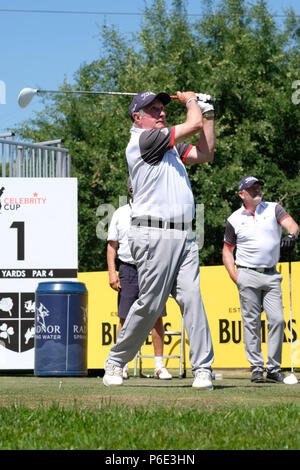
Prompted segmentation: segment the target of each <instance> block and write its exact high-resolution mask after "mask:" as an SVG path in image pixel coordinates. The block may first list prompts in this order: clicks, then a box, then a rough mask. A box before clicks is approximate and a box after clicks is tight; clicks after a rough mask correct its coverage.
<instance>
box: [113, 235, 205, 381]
mask: <svg viewBox="0 0 300 470" xmlns="http://www.w3.org/2000/svg"><path fill="white" fill-rule="evenodd" d="M128 241H129V246H130V250H131V253H132V256H133V258H134V260H135V262H136V264H137V269H138V277H139V289H140V292H139V298H138V299H137V300H136V301H135V302H134V304H133V305H132V307H131V309H130V310H129V313H128V315H127V318H126V321H125V323H124V325H123V328H122V329H121V331H120V333H119V336H118V338H117V342H116V344H115V345H114V346H113V347H112V348H111V350H110V352H109V355H108V358H107V361H108V362H110V363H113V364H115V365H118V366H119V367H123V366H124V365H125V364H126V363H127V362H129V361H131V360H132V359H133V358H134V357H135V355H136V353H137V351H138V350H139V349H140V347H141V346H142V344H143V343H144V341H145V340H146V338H147V336H148V335H149V332H150V331H151V330H152V328H153V326H154V324H155V322H156V320H157V318H158V317H159V315H160V314H161V312H162V309H163V308H164V306H165V304H166V302H167V300H168V297H169V294H170V293H171V294H172V295H173V297H174V298H175V300H176V301H177V303H178V305H179V307H180V310H181V313H182V315H183V316H184V322H185V328H186V332H187V336H188V339H189V343H190V363H191V366H192V372H193V373H195V371H197V370H211V365H212V363H213V361H214V353H213V346H212V339H211V334H210V329H209V325H208V321H207V317H206V313H205V310H204V306H203V302H202V297H201V293H200V274H199V258H198V245H197V243H196V242H195V240H194V238H190V235H189V232H187V231H181V230H168V229H159V228H152V227H151V228H148V227H136V226H133V227H131V229H130V232H129V236H128Z"/></svg>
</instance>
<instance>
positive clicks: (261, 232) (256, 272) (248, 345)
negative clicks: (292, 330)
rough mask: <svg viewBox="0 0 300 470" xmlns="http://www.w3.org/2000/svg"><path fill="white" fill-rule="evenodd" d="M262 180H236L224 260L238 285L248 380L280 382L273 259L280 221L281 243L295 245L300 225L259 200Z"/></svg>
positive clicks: (280, 332)
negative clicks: (264, 332)
mask: <svg viewBox="0 0 300 470" xmlns="http://www.w3.org/2000/svg"><path fill="white" fill-rule="evenodd" d="M263 185H264V182H263V181H261V180H259V179H257V178H255V177H254V176H245V177H244V178H243V179H242V180H241V181H240V182H239V185H238V193H239V196H240V198H241V199H242V201H243V205H242V207H241V208H240V209H238V210H236V211H235V212H233V214H231V216H230V217H228V219H227V223H226V229H225V236H224V246H223V263H224V265H225V268H226V269H227V271H228V273H229V276H230V277H231V279H232V280H233V282H235V283H236V285H237V287H238V290H239V296H240V304H241V313H242V319H243V330H244V344H245V351H246V356H247V359H248V361H249V362H250V364H251V370H252V375H251V381H252V382H256V383H260V382H265V381H267V382H273V383H282V382H283V381H284V374H283V373H282V372H281V356H282V343H283V336H284V327H285V322H284V316H283V307H282V292H281V281H282V276H281V274H280V273H278V272H277V271H276V264H277V263H278V261H279V256H280V243H281V230H282V229H281V227H283V228H284V229H285V230H286V231H287V232H288V234H287V235H286V236H285V237H284V238H283V240H282V243H281V246H282V247H283V248H288V249H292V248H293V247H294V245H295V242H296V238H297V236H298V234H299V227H298V225H297V224H296V222H295V221H294V219H293V218H292V217H291V216H290V215H289V214H288V213H287V212H286V211H285V209H284V208H283V207H282V206H281V205H280V204H277V203H275V202H264V201H262V186H263ZM235 248H236V255H235V260H234V250H235ZM235 265H236V267H237V269H236V270H235ZM262 310H265V313H266V317H267V322H268V358H267V361H266V370H267V374H266V379H265V378H264V375H263V373H264V358H263V355H262V351H261V332H260V330H261V313H262Z"/></svg>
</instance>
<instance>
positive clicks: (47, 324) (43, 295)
mask: <svg viewBox="0 0 300 470" xmlns="http://www.w3.org/2000/svg"><path fill="white" fill-rule="evenodd" d="M87 310H88V292H87V289H86V286H85V284H83V283H81V282H75V281H74V282H73V281H66V282H65V281H62V282H41V283H39V284H38V287H37V289H36V292H35V345H34V346H35V350H34V353H35V358H34V374H35V375H36V376H58V377H63V376H74V377H76V376H81V377H82V376H86V375H87Z"/></svg>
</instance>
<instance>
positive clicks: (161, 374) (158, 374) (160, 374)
mask: <svg viewBox="0 0 300 470" xmlns="http://www.w3.org/2000/svg"><path fill="white" fill-rule="evenodd" d="M154 377H155V378H156V379H160V380H171V378H172V375H171V374H170V373H169V372H168V371H167V369H166V368H165V367H161V368H160V369H155V371H154Z"/></svg>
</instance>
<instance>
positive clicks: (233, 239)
mask: <svg viewBox="0 0 300 470" xmlns="http://www.w3.org/2000/svg"><path fill="white" fill-rule="evenodd" d="M286 217H290V215H289V214H288V213H287V212H286V211H285V210H284V208H283V207H282V206H280V205H279V204H277V203H275V202H261V203H260V204H259V205H258V206H257V207H256V211H255V213H254V214H252V213H251V212H249V211H248V210H246V209H245V207H244V205H243V206H242V207H241V208H240V209H238V210H236V211H235V212H233V214H231V216H230V217H228V219H227V223H226V229H225V236H224V243H225V245H227V246H231V247H233V246H236V254H235V263H236V265H237V266H245V267H251V268H271V267H273V266H275V265H276V264H277V263H278V261H279V256H280V241H281V231H282V230H281V225H280V224H281V222H282V220H283V219H285V218H286Z"/></svg>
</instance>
